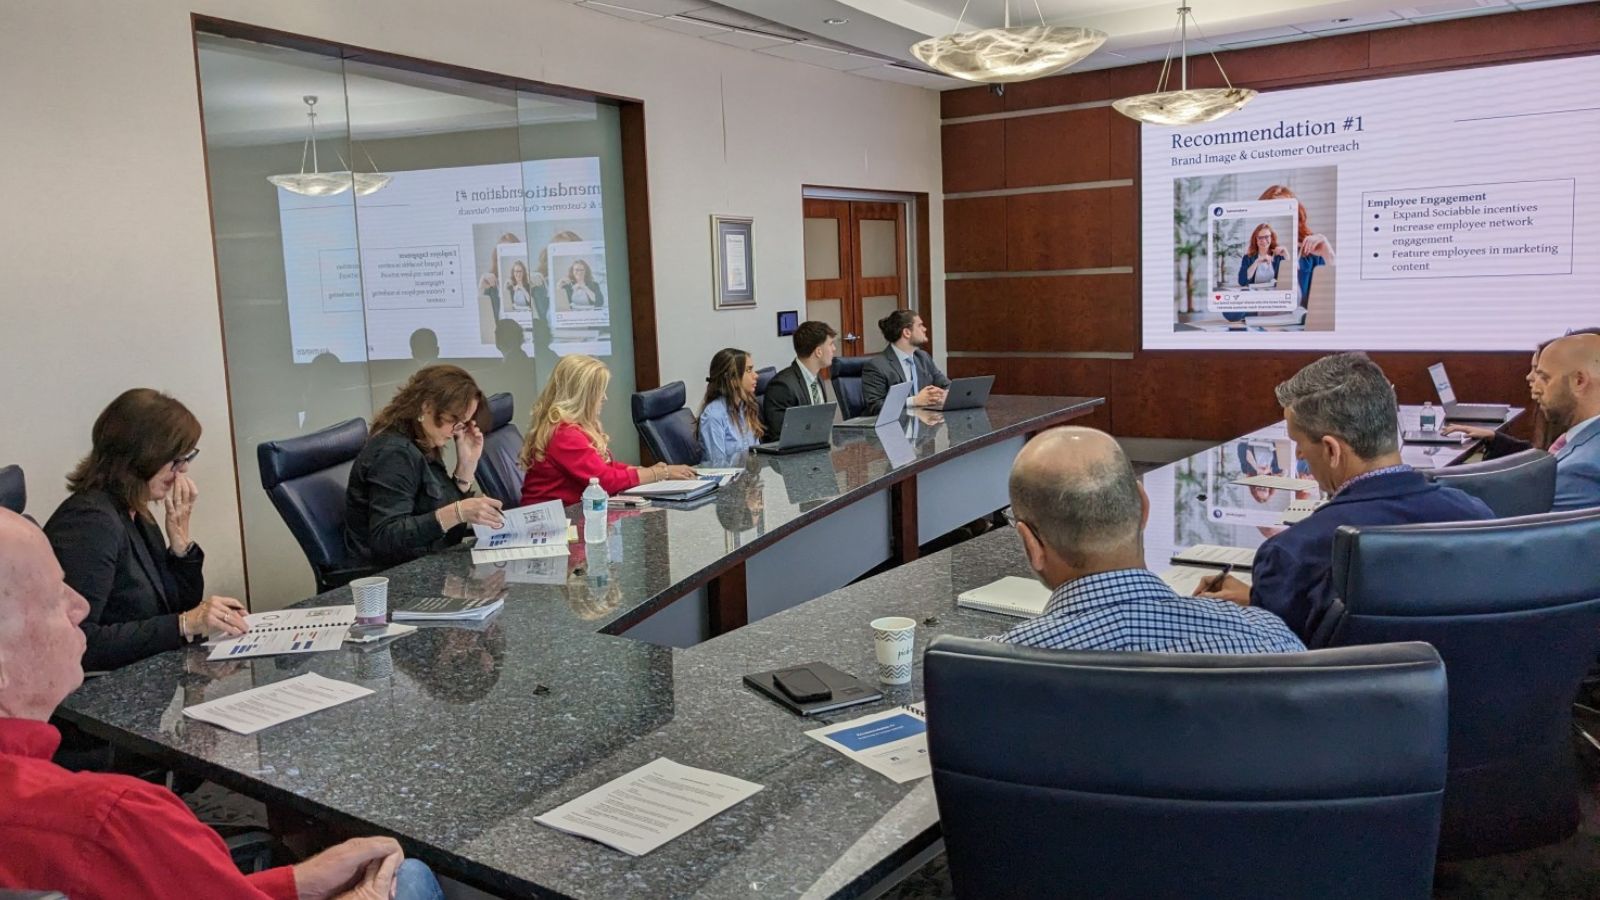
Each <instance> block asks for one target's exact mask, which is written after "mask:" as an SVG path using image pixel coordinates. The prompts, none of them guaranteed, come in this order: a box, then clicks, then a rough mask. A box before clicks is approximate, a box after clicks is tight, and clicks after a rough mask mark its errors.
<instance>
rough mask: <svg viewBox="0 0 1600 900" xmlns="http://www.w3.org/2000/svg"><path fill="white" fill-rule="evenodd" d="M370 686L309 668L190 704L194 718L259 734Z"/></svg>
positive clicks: (365, 691) (363, 693)
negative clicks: (236, 691) (216, 697)
mask: <svg viewBox="0 0 1600 900" xmlns="http://www.w3.org/2000/svg"><path fill="white" fill-rule="evenodd" d="M370 693H372V690H371V689H370V688H364V687H362V686H361V685H359V684H350V683H348V682H344V681H335V680H333V679H332V678H323V677H322V676H321V675H318V674H316V673H315V672H307V673H306V674H304V675H298V676H295V677H294V678H287V679H284V680H283V681H279V682H276V683H274V684H268V685H264V686H262V687H258V688H251V689H250V690H248V691H240V692H239V693H237V694H231V695H229V696H227V697H220V698H218V699H216V700H208V701H206V702H205V703H200V704H196V705H194V706H191V707H188V708H187V709H185V710H184V711H183V714H184V715H186V716H188V717H189V718H191V719H198V720H200V721H202V722H210V723H211V724H213V725H221V726H222V727H223V728H226V729H228V730H229V731H233V732H237V733H238V734H255V733H256V732H258V731H260V730H261V729H263V728H270V727H272V726H273V725H280V724H282V723H284V722H287V721H289V720H290V719H298V718H300V717H301V716H304V715H307V714H310V713H314V712H317V711H318V710H323V709H327V708H329V707H332V706H338V705H339V704H341V703H346V702H348V701H351V700H354V699H356V698H357V697H365V696H366V695H368V694H370Z"/></svg>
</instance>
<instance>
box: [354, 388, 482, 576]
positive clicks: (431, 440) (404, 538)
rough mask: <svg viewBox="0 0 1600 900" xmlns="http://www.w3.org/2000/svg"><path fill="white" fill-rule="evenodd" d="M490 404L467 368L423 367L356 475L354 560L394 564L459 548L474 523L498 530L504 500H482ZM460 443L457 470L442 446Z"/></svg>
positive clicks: (376, 428)
mask: <svg viewBox="0 0 1600 900" xmlns="http://www.w3.org/2000/svg"><path fill="white" fill-rule="evenodd" d="M487 407H488V403H487V402H486V401H485V400H484V398H483V391H481V390H479V389H478V383H477V382H476V381H473V380H472V376H471V375H468V374H467V372H466V370H465V369H462V368H461V367H459V366H450V365H437V366H427V367H426V368H422V369H418V370H417V371H416V373H415V374H413V375H412V376H411V378H410V379H409V380H407V381H406V383H405V384H404V385H401V387H400V390H399V391H398V392H397V393H396V394H395V395H394V399H393V400H390V401H389V405H388V406H385V407H384V408H383V410H382V411H380V412H379V413H378V415H377V417H376V418H374V419H373V420H372V434H371V436H370V437H369V438H367V444H366V446H365V447H362V448H361V454H360V455H359V456H357V457H356V461H355V464H354V465H353V466H352V467H351V469H350V484H349V487H348V488H347V489H346V491H345V522H344V547H345V550H346V551H347V552H348V553H349V554H350V558H351V562H353V563H356V564H363V563H364V564H367V565H375V566H396V565H399V564H400V563H403V562H408V561H410V560H413V559H416V558H417V557H419V556H422V555H424V554H426V553H429V552H431V551H434V550H439V549H442V548H444V547H448V546H450V545H452V544H459V543H461V539H462V538H464V537H466V534H467V526H468V525H470V524H478V525H489V526H492V527H495V528H499V527H500V526H501V525H502V524H503V523H504V521H505V520H504V519H503V518H502V517H501V515H500V501H498V500H495V499H494V498H492V497H483V496H479V495H478V494H477V493H476V490H475V489H476V487H477V486H476V484H474V482H473V473H475V472H476V471H477V469H478V458H479V457H480V456H482V455H483V428H484V424H485V423H480V421H479V416H480V414H482V415H483V417H484V418H485V419H487V417H488V416H487V412H488V410H487ZM452 441H453V442H455V451H456V452H455V457H456V461H455V471H454V472H453V473H452V472H451V471H450V470H448V469H446V468H445V465H444V453H443V451H444V446H445V445H446V444H449V443H451V442H452Z"/></svg>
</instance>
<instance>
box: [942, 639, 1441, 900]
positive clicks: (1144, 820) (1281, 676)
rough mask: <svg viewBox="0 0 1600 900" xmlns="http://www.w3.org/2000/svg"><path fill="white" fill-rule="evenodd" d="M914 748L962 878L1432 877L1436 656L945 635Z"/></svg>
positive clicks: (1380, 880)
mask: <svg viewBox="0 0 1600 900" xmlns="http://www.w3.org/2000/svg"><path fill="white" fill-rule="evenodd" d="M924 661H925V665H926V670H925V675H926V687H927V699H928V748H929V751H930V754H931V755H930V758H931V760H932V763H933V784H934V790H935V792H936V794H937V797H938V802H939V818H940V822H941V828H942V829H943V831H944V840H945V848H946V850H947V851H948V853H949V860H950V875H951V879H952V881H953V882H954V885H955V893H956V896H958V897H1094V898H1130V900H1148V898H1180V897H1181V898H1191V897H1193V898H1216V900H1223V898H1226V900H1247V898H1262V900H1267V898H1271V900H1282V898H1285V897H1294V898H1297V900H1312V898H1335V897H1338V898H1347V897H1362V898H1367V900H1372V898H1412V900H1420V898H1426V897H1428V896H1429V894H1430V892H1431V890H1432V884H1433V862H1434V845H1435V841H1436V839H1437V835H1438V827H1439V809H1440V803H1441V798H1442V795H1443V790H1444V783H1445V731H1446V728H1447V724H1446V721H1445V716H1446V697H1445V670H1444V665H1443V664H1442V663H1441V662H1440V660H1439V656H1438V654H1436V653H1434V651H1433V649H1432V648H1431V647H1428V646H1426V645H1424V644H1398V645H1386V646H1381V647H1356V648H1347V649H1340V650H1323V651H1316V652H1312V653H1290V654H1253V655H1245V656H1233V655H1207V654H1175V653H1174V654H1166V653H1106V652H1072V651H1063V650H1039V649H1034V648H1025V647H1016V646H1012V645H1009V644H1000V643H996V642H992V641H979V640H971V639H968V638H952V637H948V636H941V637H938V638H935V639H934V641H933V643H932V644H931V645H930V646H929V647H928V652H927V655H926V656H925V658H924Z"/></svg>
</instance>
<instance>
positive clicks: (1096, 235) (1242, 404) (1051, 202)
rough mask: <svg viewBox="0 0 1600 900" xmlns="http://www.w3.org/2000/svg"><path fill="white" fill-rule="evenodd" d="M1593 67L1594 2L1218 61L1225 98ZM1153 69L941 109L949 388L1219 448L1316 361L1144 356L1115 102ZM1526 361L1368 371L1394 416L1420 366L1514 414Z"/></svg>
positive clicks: (1128, 181) (1132, 187)
mask: <svg viewBox="0 0 1600 900" xmlns="http://www.w3.org/2000/svg"><path fill="white" fill-rule="evenodd" d="M1596 52H1600V3H1585V4H1582V5H1576V6H1560V7H1552V8H1548V9H1539V10H1530V11H1526V12H1511V13H1503V14H1498V15H1488V16H1478V17H1475V18H1469V19H1456V20H1452V21H1447V22H1437V23H1430V24H1424V25H1412V26H1407V27H1403V28H1392V29H1387V30H1383V31H1368V32H1360V33H1356V34H1344V35H1337V36H1333V37H1326V38H1319V39H1315V40H1309V41H1299V42H1296V43H1293V44H1282V45H1277V46H1271V47H1255V48H1250V49H1246V50H1236V51H1233V52H1229V53H1225V54H1219V55H1220V57H1221V59H1222V62H1223V64H1224V65H1225V66H1226V67H1227V71H1228V74H1229V76H1230V77H1231V78H1232V79H1233V82H1234V83H1235V84H1241V85H1246V86H1249V87H1255V88H1276V87H1288V86H1299V85H1309V84H1321V83H1328V82H1336V81H1355V80H1361V79H1367V78H1375V77H1380V76H1388V75H1398V74H1409V73H1415V72H1425V71H1434V70H1442V69H1453V68H1461V67H1465V66H1474V65H1484V64H1490V63H1496V62H1510V61H1516V60H1528V59H1542V58H1550V57H1557V56H1573V55H1579V54H1585V53H1596ZM1158 67H1159V65H1158V64H1155V63H1151V64H1146V65H1137V66H1126V67H1123V68H1117V69H1101V70H1098V71H1093V72H1084V73H1081V74H1076V75H1062V76H1058V77H1055V78H1047V79H1042V80H1039V81H1031V82H1023V83H1021V84H1013V85H1008V86H1007V88H1006V91H1005V94H1004V95H1003V96H996V95H995V94H994V93H992V92H991V91H990V90H989V89H988V88H987V87H974V88H966V89H962V90H956V91H947V92H945V93H944V94H943V95H942V98H941V99H942V103H941V106H942V115H943V118H944V126H943V128H942V129H941V131H942V135H941V137H942V142H943V153H944V190H945V193H946V197H945V201H944V223H945V227H944V234H945V268H946V282H945V334H944V342H945V346H946V347H947V349H948V350H949V351H950V353H951V358H950V365H949V369H950V374H951V375H975V374H982V373H993V374H994V375H995V376H996V383H995V389H996V390H999V391H1004V392H1009V393H1022V394H1093V395H1098V396H1104V397H1105V398H1106V405H1105V406H1104V407H1103V408H1101V409H1099V410H1097V411H1096V412H1095V414H1094V415H1093V416H1092V417H1090V418H1089V419H1087V420H1086V422H1087V423H1088V424H1093V425H1095V426H1096V427H1099V428H1104V429H1107V430H1109V431H1112V432H1113V433H1115V434H1118V435H1122V436H1127V437H1157V438H1196V439H1210V440H1221V439H1224V438H1228V437H1232V436H1233V435H1236V434H1239V433H1242V432H1244V431H1247V430H1249V429H1252V428H1257V427H1260V426H1261V425H1263V424H1265V423H1267V422H1270V421H1273V420H1274V419H1276V418H1277V417H1278V416H1279V415H1280V411H1279V409H1278V406H1277V403H1276V402H1275V401H1274V400H1273V396H1272V388H1273V386H1274V385H1276V384H1277V383H1278V382H1279V381H1282V380H1283V379H1285V378H1288V377H1289V376H1290V375H1292V374H1294V372H1295V371H1296V370H1298V369H1299V368H1300V367H1301V366H1303V365H1305V364H1306V363H1308V362H1310V361H1311V360H1313V359H1315V358H1316V357H1317V356H1318V355H1319V354H1316V353H1302V352H1294V353H1288V352H1283V353H1265V352H1252V351H1170V350H1169V351H1150V352H1145V351H1142V350H1140V349H1139V334H1140V309H1139V293H1140V291H1139V171H1138V169H1139V126H1138V123H1136V122H1134V121H1133V120H1131V119H1128V118H1126V117H1124V116H1122V115H1121V114H1119V113H1117V112H1116V111H1115V110H1113V109H1112V108H1111V106H1110V103H1111V100H1113V99H1115V98H1117V97H1123V96H1127V95H1130V94H1139V93H1144V92H1146V91H1149V90H1151V89H1152V87H1153V85H1154V84H1155V82H1156V75H1157V69H1158ZM1212 81H1218V82H1219V83H1220V81H1219V80H1218V79H1217V76H1216V71H1215V67H1214V66H1210V65H1208V64H1206V65H1196V66H1195V67H1194V69H1193V70H1192V71H1191V73H1190V82H1191V84H1192V85H1194V86H1197V87H1203V86H1210V85H1211V83H1212ZM1060 107H1072V108H1070V109H1061V108H1060ZM1513 164H1514V161H1513ZM1596 309H1597V312H1596V316H1595V318H1596V320H1597V321H1596V323H1595V324H1600V301H1597V306H1596ZM1531 350H1532V348H1531V347H1530V348H1529V351H1530V352H1531ZM1528 355H1529V354H1528V352H1521V351H1519V352H1515V353H1374V354H1373V358H1374V359H1375V360H1376V361H1377V362H1378V364H1379V365H1381V366H1382V367H1383V368H1384V371H1385V372H1387V373H1388V375H1389V378H1390V380H1392V381H1393V382H1394V383H1395V386H1396V389H1397V390H1398V392H1399V395H1400V399H1401V402H1403V403H1421V402H1422V401H1423V400H1425V399H1432V398H1433V396H1434V395H1433V388H1432V385H1431V384H1430V383H1429V381H1428V375H1427V366H1428V365H1429V364H1431V363H1434V362H1438V361H1439V360H1441V359H1442V360H1444V361H1445V362H1446V363H1448V365H1449V367H1450V375H1451V380H1452V381H1453V382H1455V384H1456V390H1457V393H1458V394H1459V395H1460V396H1462V397H1465V398H1469V399H1474V400H1484V401H1506V402H1518V401H1524V400H1525V398H1526V397H1527V393H1526V391H1527V388H1526V385H1525V384H1524V382H1523V376H1524V375H1525V374H1526V372H1527V369H1528Z"/></svg>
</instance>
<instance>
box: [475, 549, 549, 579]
mask: <svg viewBox="0 0 1600 900" xmlns="http://www.w3.org/2000/svg"><path fill="white" fill-rule="evenodd" d="M472 563H473V566H472V577H474V578H478V579H484V578H489V577H492V576H493V575H494V574H495V573H496V572H500V573H503V574H504V575H505V579H506V583H507V584H566V583H567V557H566V555H565V554H563V555H561V556H552V557H547V558H544V559H513V560H509V561H505V562H500V561H495V562H489V563H486V564H485V563H479V562H478V560H477V559H473V561H472Z"/></svg>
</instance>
